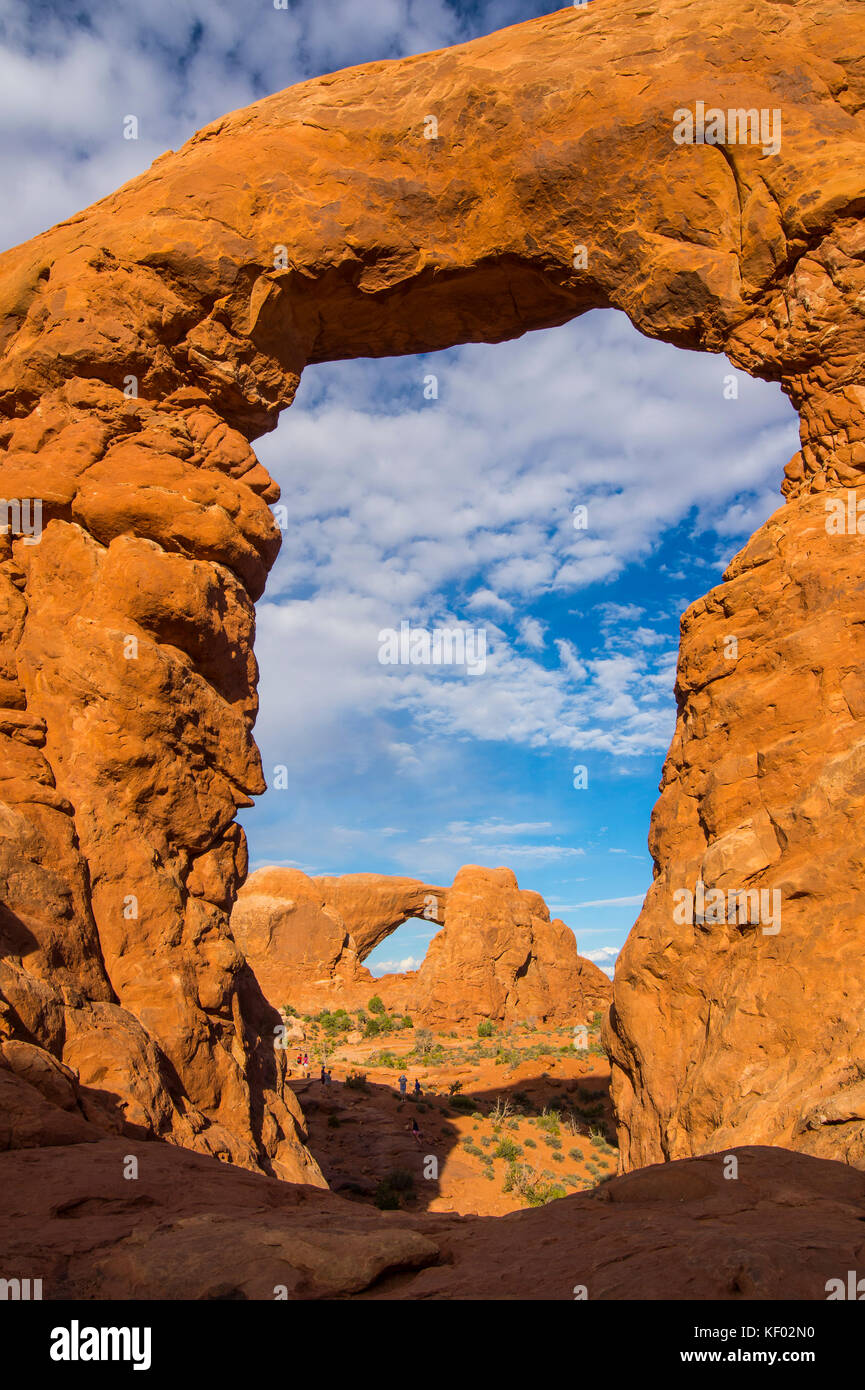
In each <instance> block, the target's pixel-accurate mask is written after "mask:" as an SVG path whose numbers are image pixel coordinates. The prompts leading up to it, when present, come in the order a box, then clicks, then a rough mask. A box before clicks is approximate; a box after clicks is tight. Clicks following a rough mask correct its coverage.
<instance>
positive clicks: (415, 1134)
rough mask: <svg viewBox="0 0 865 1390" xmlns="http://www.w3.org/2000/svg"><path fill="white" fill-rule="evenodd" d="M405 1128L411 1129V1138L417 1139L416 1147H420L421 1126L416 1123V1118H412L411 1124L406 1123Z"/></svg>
mask: <svg viewBox="0 0 865 1390" xmlns="http://www.w3.org/2000/svg"><path fill="white" fill-rule="evenodd" d="M406 1128H407V1129H409V1130H411V1134H412V1138H413V1139H416V1140H417V1142H418V1147H420V1143H421V1140H422V1139H423V1134H422V1133H421V1127H420V1125H419V1124H418V1122H417V1120H415V1119H413V1120H412V1122H411V1124H410V1125H407V1126H406Z"/></svg>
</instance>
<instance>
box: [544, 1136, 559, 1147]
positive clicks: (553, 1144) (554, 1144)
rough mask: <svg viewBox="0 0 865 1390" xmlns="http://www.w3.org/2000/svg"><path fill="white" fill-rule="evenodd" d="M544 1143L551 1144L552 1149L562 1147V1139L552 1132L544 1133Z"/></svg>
mask: <svg viewBox="0 0 865 1390" xmlns="http://www.w3.org/2000/svg"><path fill="white" fill-rule="evenodd" d="M544 1143H545V1144H549V1146H550V1148H551V1149H560V1148H561V1147H562V1141H561V1139H556V1138H554V1136H553V1135H552V1134H545V1135H544Z"/></svg>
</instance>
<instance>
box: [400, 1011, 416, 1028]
mask: <svg viewBox="0 0 865 1390" xmlns="http://www.w3.org/2000/svg"><path fill="white" fill-rule="evenodd" d="M402 1026H403V1028H414V1020H413V1019H412V1017H411V1015H410V1014H403V1016H402Z"/></svg>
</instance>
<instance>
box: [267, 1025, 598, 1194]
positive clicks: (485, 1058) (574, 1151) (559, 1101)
mask: <svg viewBox="0 0 865 1390" xmlns="http://www.w3.org/2000/svg"><path fill="white" fill-rule="evenodd" d="M307 1027H308V1030H309V1036H308V1043H307V1050H308V1051H309V1055H310V1060H311V1071H312V1079H310V1080H305V1079H303V1073H302V1070H301V1071H300V1072H299V1071H298V1068H297V1066H296V1060H295V1058H296V1052H297V1048H294V1049H293V1050H292V1051H291V1053H290V1063H291V1067H292V1073H293V1075H292V1079H291V1085H292V1086H293V1088H294V1090H295V1093H296V1094H297V1096H298V1098H299V1100H300V1102H301V1105H302V1106H303V1110H304V1114H305V1115H306V1119H307V1124H308V1127H309V1146H310V1148H311V1150H312V1152H313V1154H314V1155H315V1157H316V1159H317V1160H318V1162H319V1164H320V1165H321V1168H322V1171H323V1172H324V1175H325V1177H326V1178H327V1180H328V1182H329V1183H330V1185H331V1187H332V1188H333V1189H334V1190H335V1191H337V1192H340V1193H342V1194H343V1195H344V1196H347V1197H351V1198H353V1199H355V1200H357V1201H363V1202H367V1203H370V1202H371V1203H374V1204H375V1205H377V1206H379V1207H381V1208H383V1209H384V1210H389V1209H390V1210H395V1209H397V1208H398V1207H399V1208H402V1209H404V1210H408V1211H412V1210H415V1211H417V1210H426V1211H448V1212H458V1213H463V1214H469V1213H476V1214H478V1215H481V1216H501V1215H504V1214H505V1213H506V1212H511V1211H517V1210H520V1209H522V1208H524V1207H526V1206H532V1205H539V1204H541V1203H543V1202H545V1201H549V1200H555V1198H557V1197H560V1196H564V1195H566V1194H567V1193H571V1192H581V1191H585V1190H586V1189H589V1188H592V1187H595V1186H597V1184H598V1183H599V1182H602V1181H603V1180H604V1179H605V1178H607V1177H610V1176H611V1175H613V1174H614V1173H615V1172H616V1163H617V1155H616V1149H615V1147H614V1144H615V1130H614V1128H613V1126H612V1123H611V1118H610V1104H609V1079H610V1073H609V1065H608V1063H607V1060H606V1058H605V1056H604V1055H603V1053H602V1052H601V1050H600V1048H599V1047H598V1035H597V1029H593V1030H592V1031H591V1032H590V1034H589V1050H588V1051H582V1052H577V1051H575V1049H574V1039H573V1034H572V1032H571V1031H569V1030H568V1029H556V1028H534V1029H531V1030H529V1029H527V1028H526V1027H525V1025H522V1026H519V1027H515V1028H513V1029H502V1030H496V1033H495V1035H494V1036H493V1037H491V1038H479V1037H477V1036H475V1035H470V1034H466V1033H463V1034H460V1035H457V1034H454V1033H453V1032H448V1033H445V1032H439V1033H435V1034H434V1038H433V1041H434V1045H435V1047H436V1049H437V1050H436V1053H435V1054H434V1055H433V1057H431V1058H426V1059H424V1060H423V1061H420V1060H417V1057H416V1054H415V1053H414V1051H413V1050H414V1049H415V1047H416V1036H417V1030H412V1029H401V1030H399V1031H398V1032H395V1033H391V1034H390V1035H388V1037H387V1038H386V1039H365V1040H364V1041H363V1042H359V1043H355V1044H351V1045H349V1044H347V1043H345V1042H342V1043H340V1042H336V1043H335V1044H334V1046H333V1049H332V1051H331V1052H330V1055H329V1057H328V1066H329V1068H330V1071H331V1075H332V1081H331V1083H330V1085H327V1086H325V1085H322V1083H321V1081H320V1080H319V1079H318V1076H319V1072H320V1062H316V1061H313V1060H312V1059H313V1052H314V1048H315V1046H316V1040H317V1037H318V1033H317V1029H316V1025H315V1024H310V1025H307ZM394 1061H395V1062H396V1063H397V1065H392V1064H391V1063H392V1062H394ZM403 1071H404V1072H405V1075H406V1076H407V1078H408V1090H409V1095H408V1096H407V1098H406V1099H405V1100H404V1101H403V1100H401V1098H400V1095H399V1087H398V1078H399V1076H400V1073H401V1072H403ZM352 1073H355V1074H357V1073H360V1074H361V1075H362V1076H363V1077H364V1078H365V1079H364V1081H363V1082H362V1083H361V1084H360V1085H358V1084H357V1082H356V1081H355V1084H346V1083H347V1078H349V1077H350V1076H351V1074H352ZM416 1078H417V1079H418V1080H419V1081H420V1084H421V1087H422V1091H423V1093H422V1095H421V1096H420V1097H418V1098H417V1099H415V1097H414V1096H413V1095H412V1094H411V1092H412V1088H413V1086H414V1082H415V1079H416ZM452 1086H457V1087H458V1089H457V1090H456V1092H455V1093H454V1094H449V1091H450V1088H451V1087H452ZM412 1119H416V1120H417V1122H418V1125H419V1128H420V1131H421V1137H420V1141H419V1142H418V1140H416V1139H415V1138H414V1137H413V1135H412V1133H411V1121H412ZM431 1160H435V1162H431Z"/></svg>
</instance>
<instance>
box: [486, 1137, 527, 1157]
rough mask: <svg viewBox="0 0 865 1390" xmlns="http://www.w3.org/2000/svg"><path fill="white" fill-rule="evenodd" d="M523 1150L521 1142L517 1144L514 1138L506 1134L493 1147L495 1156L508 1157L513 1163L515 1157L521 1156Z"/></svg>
mask: <svg viewBox="0 0 865 1390" xmlns="http://www.w3.org/2000/svg"><path fill="white" fill-rule="evenodd" d="M522 1152H523V1151H522V1149H521V1148H520V1146H519V1144H515V1143H514V1141H513V1139H510V1138H508V1136H507V1135H504V1136H503V1137H502V1138H501V1139H500V1140H499V1142H498V1144H497V1145H496V1147H495V1148H494V1149H493V1158H506V1159H507V1160H508V1162H510V1163H512V1162H513V1160H514V1159H515V1158H519V1157H520V1156H521V1154H522Z"/></svg>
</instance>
